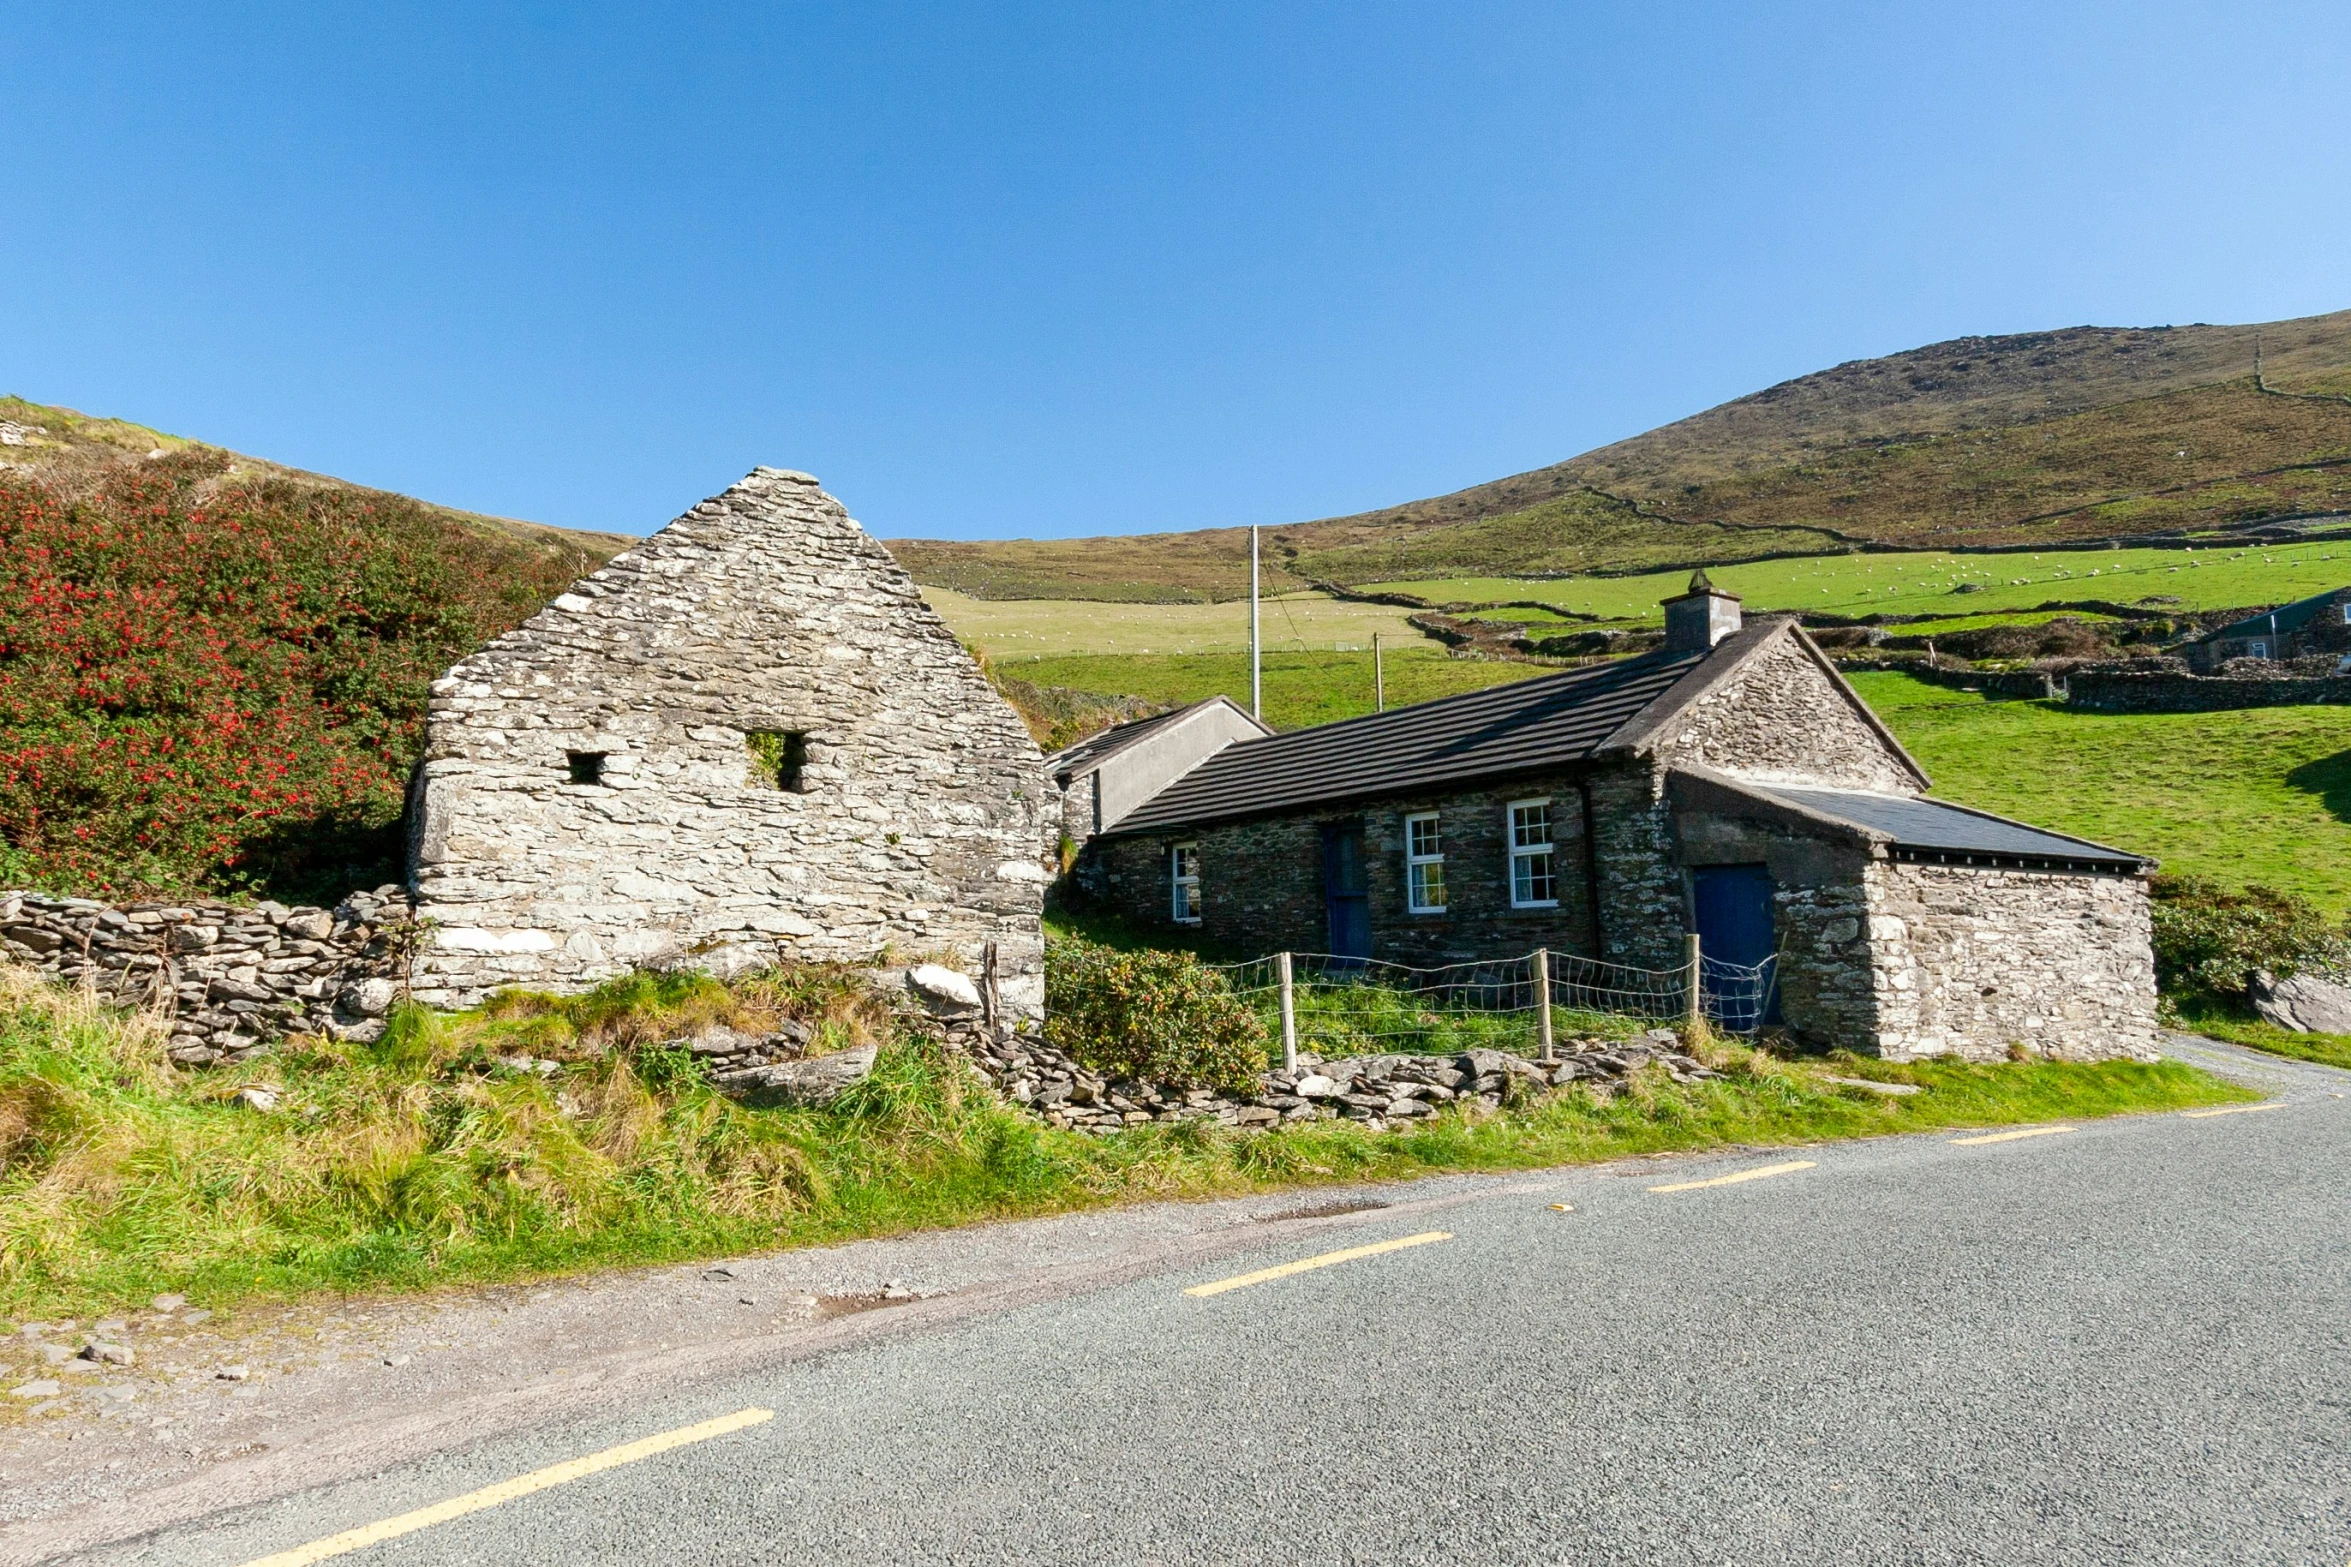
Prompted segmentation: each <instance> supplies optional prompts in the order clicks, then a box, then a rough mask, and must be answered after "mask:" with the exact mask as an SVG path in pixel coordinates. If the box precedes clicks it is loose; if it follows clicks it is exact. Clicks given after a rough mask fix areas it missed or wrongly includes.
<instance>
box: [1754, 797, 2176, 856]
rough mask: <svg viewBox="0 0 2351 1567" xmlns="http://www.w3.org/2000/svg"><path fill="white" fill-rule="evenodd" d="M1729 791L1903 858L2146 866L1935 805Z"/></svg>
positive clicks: (2080, 841)
mask: <svg viewBox="0 0 2351 1567" xmlns="http://www.w3.org/2000/svg"><path fill="white" fill-rule="evenodd" d="M1736 787H1738V788H1740V789H1742V790H1745V791H1747V792H1749V793H1753V794H1758V795H1761V796H1763V797H1764V798H1766V799H1769V800H1777V801H1780V802H1782V803H1783V804H1788V805H1793V806H1796V807H1798V808H1799V809H1802V810H1806V811H1810V812H1813V813H1814V814H1816V815H1820V816H1828V817H1833V818H1835V819H1836V820H1838V821H1841V822H1847V823H1850V824H1851V825H1853V826H1856V827H1860V828H1862V829H1864V830H1865V831H1868V832H1870V833H1872V834H1876V835H1879V836H1881V837H1883V838H1887V839H1891V840H1892V843H1893V846H1894V847H1895V848H1897V849H1909V850H1914V851H1918V852H1917V853H1916V854H1913V855H1905V856H1902V857H1903V858H1925V859H1928V860H1930V861H1938V862H1943V863H1950V864H1964V865H1996V864H1998V863H2000V862H2002V861H2029V862H2033V863H2036V864H2043V865H2046V864H2051V863H2057V862H2062V863H2066V864H2081V865H2096V866H2098V867H2099V868H2101V869H2111V870H2117V871H2135V870H2137V869H2139V868H2140V867H2141V866H2142V865H2145V864H2147V863H2148V862H2147V861H2146V860H2145V859H2143V858H2142V857H2141V856H2139V855H2136V854H2131V853H2128V852H2126V851H2124V850H2121V849H2110V848H2107V847H2106V846H2105V845H2104V844H2098V843H2092V842H2090V841H2089V840H2088V839H2086V838H2069V837H2067V836H2066V835H2065V834H2063V833H2055V832H2047V831H2044V830H2043V829H2041V828H2038V827H2027V826H2026V825H2025V824H2024V823H2022V822H2012V821H2010V820H2008V819H2007V818H2006V817H2004V816H1993V815H1990V814H1988V813H1987V812H1983V811H1971V810H1969V809H1968V808H1967V807H1966V806H1963V805H1947V804H1945V803H1944V802H1943V801H1941V800H1922V799H1916V798H1912V797H1909V796H1905V795H1898V794H1872V793H1866V792H1864V791H1862V790H1859V789H1819V788H1813V787H1811V786H1808V785H1807V786H1802V787H1799V786H1797V785H1793V784H1759V783H1748V782H1746V781H1744V780H1741V781H1739V782H1738V783H1737V784H1736Z"/></svg>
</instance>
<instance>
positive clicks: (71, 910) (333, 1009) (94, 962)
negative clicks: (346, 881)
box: [0, 886, 413, 1066]
mask: <svg viewBox="0 0 2351 1567" xmlns="http://www.w3.org/2000/svg"><path fill="white" fill-rule="evenodd" d="M412 929H413V926H411V924H410V922H409V916H408V899H407V895H406V893H405V892H404V891H403V889H401V888H400V887H397V886H386V887H378V888H377V889H376V890H375V891H373V892H354V893H352V894H351V895H350V896H349V897H348V898H345V899H344V900H343V901H342V902H341V903H339V904H337V905H336V906H335V907H334V908H332V909H316V908H288V907H286V906H285V905H284V904H282V903H257V904H254V905H252V906H251V907H250V908H238V907H232V906H230V905H228V904H222V903H177V904H174V903H133V904H128V905H125V906H123V907H120V908H117V907H115V906H113V905H111V904H106V903H100V902H97V901H95V900H92V899H89V898H51V897H44V896H42V895H40V894H38V893H31V892H8V893H0V950H4V951H5V952H6V953H7V955H8V956H10V957H13V958H15V959H16V960H17V961H19V962H21V963H24V964H26V965H28V966H29V967H32V968H34V969H36V970H38V971H39V972H40V973H41V974H42V975H43V976H44V977H46V978H50V979H55V980H59V981H62V982H63V983H65V984H68V985H75V986H81V987H85V988H87V989H89V990H90V991H92V992H93V993H94V994H96V995H97V996H98V998H99V999H100V1000H102V1001H108V1002H112V1003H115V1004H116V1005H120V1006H128V1007H137V1008H141V1009H144V1010H149V1011H153V1012H156V1013H159V1014H160V1015H161V1016H162V1017H163V1018H164V1019H165V1020H166V1022H167V1025H168V1027H169V1028H170V1030H171V1058H172V1060H174V1061H176V1062H178V1063H180V1064H181V1065H183V1066H205V1065H209V1064H211V1063H213V1062H216V1061H222V1060H228V1061H237V1060H242V1059H244V1058H246V1057H248V1056H251V1055H254V1054H256V1053H257V1052H260V1051H263V1050H265V1049H267V1048H268V1047H269V1045H270V1044H271V1043H272V1042H273V1041H274V1040H275V1039H276V1038H277V1037H278V1036H279V1035H282V1034H287V1033H295V1032H305V1031H307V1032H315V1033H328V1034H333V1035H335V1036H336V1037H338V1038H342V1039H359V1040H372V1039H375V1038H376V1037H378V1036H379V1035H381V1034H382V1033H383V1031H384V1027H385V1024H384V1014H385V1013H387V1012H389V1011H390V1010H391V1009H392V1006H393V1003H394V1002H396V1001H398V1000H399V999H400V997H401V995H402V994H403V992H404V991H405V989H406V963H407V949H408V947H409V945H410V943H409V941H408V939H407V938H408V933H409V932H410V931H411V930H412Z"/></svg>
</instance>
